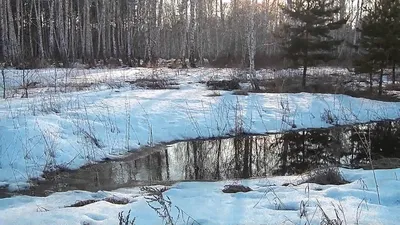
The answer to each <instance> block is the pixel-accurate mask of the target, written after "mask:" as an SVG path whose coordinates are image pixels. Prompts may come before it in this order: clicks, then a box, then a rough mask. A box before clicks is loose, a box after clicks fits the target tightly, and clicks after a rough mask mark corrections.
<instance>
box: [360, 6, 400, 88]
mask: <svg viewBox="0 0 400 225" xmlns="http://www.w3.org/2000/svg"><path fill="white" fill-rule="evenodd" d="M397 5H399V3H397V2H396V1H393V0H378V1H376V2H375V4H374V6H373V7H371V8H367V9H365V10H366V12H367V14H366V15H365V16H364V18H362V21H361V39H360V44H359V47H360V57H359V58H358V59H356V60H355V66H356V69H357V68H358V70H359V71H360V72H368V73H370V77H371V74H372V73H375V72H376V71H377V70H379V71H380V76H379V95H381V94H382V83H383V73H384V69H385V68H386V67H387V66H388V65H389V63H392V65H393V67H394V68H393V73H395V65H396V63H397V57H398V52H399V45H400V43H399V42H400V40H399V36H398V32H399V29H400V28H398V26H399V23H400V22H399V21H398V20H397V21H396V17H398V15H397V14H396V13H395V12H396V11H397V10H399V9H397V8H396V7H398V6H397ZM397 12H399V11H397ZM393 76H394V75H393ZM394 81H395V78H394V77H393V82H394Z"/></svg>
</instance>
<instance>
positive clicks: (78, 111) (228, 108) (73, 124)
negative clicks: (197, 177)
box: [0, 68, 400, 225]
mask: <svg viewBox="0 0 400 225" xmlns="http://www.w3.org/2000/svg"><path fill="white" fill-rule="evenodd" d="M238 73H240V72H239V71H237V70H232V69H205V68H200V69H191V70H170V69H158V70H153V69H144V68H139V69H117V70H67V69H54V70H53V69H50V70H49V69H47V70H32V71H29V72H28V75H29V77H30V80H31V81H35V82H38V84H37V87H38V88H37V89H33V90H30V98H28V99H21V98H9V99H6V100H0V133H1V135H0V187H7V188H9V189H11V190H17V189H19V188H24V187H26V186H27V182H28V180H29V179H30V178H35V177H40V175H41V174H42V173H43V171H44V170H50V169H54V168H57V167H66V168H79V167H80V166H82V165H85V164H87V163H89V162H93V161H96V160H101V159H103V158H106V157H108V158H114V157H120V156H122V155H123V154H124V153H126V152H127V151H132V150H135V149H138V148H140V147H142V146H147V145H154V144H157V143H162V142H170V141H174V140H185V139H192V138H208V137H214V136H227V135H234V134H235V132H238V131H244V132H247V133H265V132H279V131H285V130H291V129H302V128H318V127H328V126H333V125H340V124H350V123H362V122H368V121H371V120H382V119H397V118H399V117H400V103H387V102H379V101H372V100H367V99H362V98H352V97H349V96H345V95H330V94H308V93H299V94H268V93H264V94H263V93H260V94H249V95H248V96H237V95H233V94H232V92H230V91H217V92H218V93H219V94H220V95H217V96H213V97H210V95H215V93H216V92H215V91H211V90H208V89H207V88H206V86H205V84H204V83H203V82H204V81H207V80H211V79H213V80H215V79H226V78H229V77H232V76H238ZM280 73H285V72H284V71H283V72H282V71H279V72H273V71H269V70H264V71H259V72H258V76H261V77H274V76H280V75H282V74H280ZM286 73H289V75H294V74H297V72H296V71H295V72H293V71H286ZM311 73H313V74H314V75H315V76H317V75H318V74H325V73H340V74H343V73H346V71H344V70H335V69H330V68H323V69H316V68H315V69H312V70H311ZM144 77H156V78H163V79H168V80H173V81H174V82H177V83H178V86H179V88H180V89H179V90H177V89H164V90H144V89H139V88H135V87H132V86H130V85H129V84H127V83H125V81H132V80H135V79H138V78H144ZM55 80H57V85H58V86H59V88H58V91H53V90H56V89H55V88H54V83H55V82H54V81H55ZM63 82H64V83H63ZM73 82H75V83H76V84H81V83H87V84H90V85H88V89H87V90H84V91H79V92H69V93H61V92H60V90H62V88H61V87H63V84H65V83H67V84H68V85H70V83H73ZM6 84H7V91H9V94H10V93H11V94H12V92H13V90H15V88H17V87H18V86H20V85H21V71H15V70H11V71H7V73H6ZM64 86H65V85H64ZM15 93H17V92H15ZM14 97H20V96H18V95H15V96H14ZM342 173H343V175H344V177H345V178H346V179H348V180H349V181H352V183H350V184H346V185H341V186H334V185H327V186H321V185H316V184H310V185H307V184H303V185H300V186H288V187H285V186H282V184H283V183H286V182H290V183H296V182H297V181H298V180H299V179H301V178H300V177H296V176H290V177H272V178H265V179H253V180H243V181H239V182H240V183H242V184H244V185H248V186H250V187H251V188H252V189H253V190H254V191H252V192H248V193H237V194H223V193H222V192H221V190H222V188H223V186H224V185H226V184H230V183H232V182H233V181H221V182H214V183H212V182H190V183H185V182H184V183H178V184H176V185H174V186H173V187H172V188H171V189H170V190H168V191H167V192H165V195H166V196H168V197H169V198H170V199H171V201H172V209H171V213H172V216H173V218H174V219H176V220H177V221H178V222H177V224H192V222H194V223H193V224H196V223H200V224H320V221H321V210H320V209H318V206H317V204H318V202H319V204H320V205H321V207H322V208H323V209H324V210H325V211H326V213H327V214H328V216H329V217H330V218H331V219H334V218H336V217H335V215H334V214H335V210H336V211H337V212H338V215H339V217H340V219H341V220H343V221H345V224H398V223H397V222H398V221H399V219H400V215H399V214H398V212H399V211H400V192H399V190H400V181H399V179H398V175H399V176H400V169H393V170H380V171H376V173H377V174H376V177H377V180H378V185H379V193H380V203H381V204H379V202H378V198H377V192H376V189H375V182H374V179H373V174H372V171H363V170H346V169H342ZM144 195H145V193H142V192H141V191H140V190H139V189H120V190H115V191H111V192H105V191H100V192H97V193H90V192H85V191H70V192H65V193H55V194H53V195H50V196H48V197H45V198H40V197H29V196H15V197H12V198H5V199H0V225H3V224H118V219H117V215H118V212H120V211H125V213H126V212H127V211H128V210H132V211H131V216H132V217H136V224H161V223H162V220H161V219H160V218H159V217H158V216H157V214H156V212H154V210H152V209H151V208H150V207H148V206H147V203H146V199H145V198H144ZM108 197H114V198H126V199H128V200H129V201H130V203H129V204H127V205H116V204H112V203H109V202H106V201H98V202H95V203H92V204H89V205H86V206H83V207H78V208H72V207H67V208H66V207H65V206H69V205H72V204H74V203H76V202H77V201H82V200H103V199H105V198H108ZM155 206H156V205H155ZM175 206H177V207H179V209H181V210H182V211H178V210H177V208H175ZM303 206H305V207H303ZM304 212H306V215H302V216H301V214H302V213H304ZM342 212H343V213H342ZM189 217H190V218H192V219H194V220H195V221H193V220H192V219H190V218H189ZM188 219H189V223H186V222H184V221H187V220H188ZM307 221H309V222H310V223H308V222H307Z"/></svg>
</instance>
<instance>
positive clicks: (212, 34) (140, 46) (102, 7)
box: [0, 0, 364, 66]
mask: <svg viewBox="0 0 400 225" xmlns="http://www.w3.org/2000/svg"><path fill="white" fill-rule="evenodd" d="M363 1H364V0H340V1H335V3H334V4H335V6H341V11H340V14H341V15H340V17H343V16H345V15H349V17H350V18H351V20H353V22H352V23H353V24H359V22H360V18H361V14H362V11H361V10H359V6H361V5H362V4H364V3H363ZM294 2H296V1H293V2H292V1H289V0H288V1H280V0H258V1H257V0H231V1H230V2H226V1H223V0H0V61H2V62H6V63H7V65H10V66H19V65H21V64H41V63H43V62H48V63H53V62H62V63H64V64H66V65H67V64H68V63H69V62H82V63H86V64H94V63H96V62H98V61H103V62H104V63H109V62H112V61H115V60H122V61H123V63H124V64H127V65H131V66H135V65H138V62H140V61H141V60H142V61H144V64H146V65H149V64H154V63H155V62H156V60H157V59H159V58H164V59H172V58H174V59H190V62H191V64H194V63H201V62H202V60H203V59H208V60H209V61H213V62H219V64H220V65H221V66H225V65H234V64H235V65H245V66H249V65H250V64H251V62H250V61H252V60H251V58H255V61H256V64H260V65H261V66H262V64H263V63H268V62H270V63H273V62H274V61H275V62H279V61H281V60H280V59H278V58H276V57H275V56H276V55H279V54H280V53H281V52H282V46H281V44H280V37H278V36H277V35H276V33H277V31H279V30H280V29H281V28H282V26H283V24H284V23H285V22H286V21H287V20H288V17H287V15H286V14H285V12H284V11H282V10H281V8H282V6H288V5H292V4H294ZM356 36H357V32H356V27H355V26H351V25H349V26H346V27H343V28H341V29H340V30H339V31H338V32H337V33H336V34H335V37H341V38H343V39H346V40H347V41H349V42H353V40H354V39H355V37H356ZM251 52H254V53H251ZM250 53H251V54H250ZM351 54H352V52H351V51H350V50H349V48H348V47H346V46H342V47H341V49H340V56H341V57H347V58H349V57H350V56H351ZM267 59H268V60H267ZM253 62H254V61H253Z"/></svg>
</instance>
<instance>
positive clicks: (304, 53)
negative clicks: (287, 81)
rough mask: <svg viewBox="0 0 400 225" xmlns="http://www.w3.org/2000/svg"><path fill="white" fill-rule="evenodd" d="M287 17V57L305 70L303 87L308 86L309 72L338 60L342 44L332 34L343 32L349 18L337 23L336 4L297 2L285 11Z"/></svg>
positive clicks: (321, 0) (320, 0)
mask: <svg viewBox="0 0 400 225" xmlns="http://www.w3.org/2000/svg"><path fill="white" fill-rule="evenodd" d="M282 9H283V12H284V13H285V15H286V16H287V17H288V20H287V21H286V23H285V25H284V31H285V33H286V35H287V38H288V39H287V40H286V41H285V43H283V45H284V51H285V55H286V57H287V58H288V59H290V60H291V61H292V62H293V63H294V65H295V66H298V65H301V66H302V67H303V79H302V86H303V88H305V86H306V76H307V69H308V67H309V66H314V65H317V64H318V63H319V62H321V61H323V62H328V61H329V60H332V59H334V58H335V56H334V54H333V52H334V50H335V49H336V48H337V47H338V46H339V45H340V44H341V43H342V41H343V40H335V39H334V38H333V37H332V31H334V30H337V29H339V28H341V27H342V26H343V25H344V24H346V22H347V18H343V19H336V18H337V16H336V15H337V14H338V13H340V10H341V8H340V6H336V4H335V1H334V0H294V1H293V2H292V4H289V5H287V6H285V7H283V8H282Z"/></svg>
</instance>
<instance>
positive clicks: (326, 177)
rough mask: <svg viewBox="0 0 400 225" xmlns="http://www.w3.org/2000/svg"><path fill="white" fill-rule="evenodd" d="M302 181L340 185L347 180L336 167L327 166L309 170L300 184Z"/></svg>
mask: <svg viewBox="0 0 400 225" xmlns="http://www.w3.org/2000/svg"><path fill="white" fill-rule="evenodd" d="M304 183H315V184H320V185H342V184H347V183H349V182H348V181H346V180H345V179H344V178H343V176H342V174H341V173H340V171H339V169H338V168H336V167H327V168H320V169H316V170H313V171H311V172H309V174H307V178H306V179H305V180H304V181H303V182H301V183H300V184H304Z"/></svg>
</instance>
